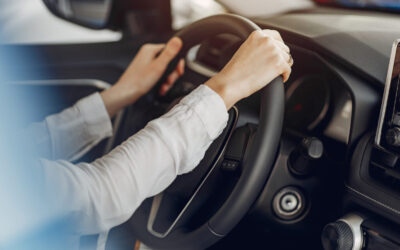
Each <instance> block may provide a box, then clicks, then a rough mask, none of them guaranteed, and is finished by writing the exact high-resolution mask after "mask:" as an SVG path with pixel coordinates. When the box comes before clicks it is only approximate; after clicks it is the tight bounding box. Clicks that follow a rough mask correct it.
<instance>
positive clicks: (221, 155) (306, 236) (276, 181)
mask: <svg viewBox="0 0 400 250" xmlns="http://www.w3.org/2000/svg"><path fill="white" fill-rule="evenodd" d="M43 2H44V4H45V5H46V7H47V8H48V9H49V10H50V11H51V13H53V14H54V15H55V16H57V17H59V18H62V19H64V20H67V21H69V22H71V23H74V24H77V25H81V26H84V27H87V28H90V29H93V30H103V29H109V30H118V31H121V32H122V34H123V35H122V39H121V40H119V41H116V42H102V43H81V44H76V43H75V44H19V45H18V44H3V45H1V47H3V48H5V49H7V50H17V51H19V53H25V54H28V55H35V56H36V57H37V58H40V60H37V61H35V63H32V64H29V65H28V66H26V65H25V66H24V67H21V66H20V65H18V64H15V65H13V64H12V63H11V64H10V67H11V68H13V70H15V71H18V72H19V73H18V74H17V75H15V76H13V78H12V79H9V81H8V84H9V85H10V87H11V88H14V89H17V90H18V89H23V90H25V91H23V92H18V93H29V95H31V97H30V100H31V101H33V102H34V103H35V105H29V106H28V107H26V109H27V110H29V113H31V114H32V117H29V122H35V121H41V120H43V119H44V118H45V117H46V116H47V115H50V114H53V113H57V112H60V111H61V110H63V109H64V108H66V107H69V106H71V105H73V104H74V103H75V102H76V101H78V100H79V99H80V98H83V97H85V96H87V95H89V94H90V93H93V92H96V91H102V90H104V89H106V88H108V87H110V86H111V85H112V84H113V83H115V82H116V81H117V80H118V78H119V77H120V75H121V74H122V73H123V72H124V70H125V68H126V67H127V66H128V64H129V63H130V61H131V60H132V58H133V57H134V55H135V54H136V52H137V51H138V49H139V48H140V46H141V45H143V44H144V43H146V42H152V43H158V42H159V43H161V42H165V41H167V40H168V39H169V38H170V37H172V36H173V35H176V36H179V37H181V38H182V40H183V44H184V47H183V49H182V51H181V52H180V54H179V56H178V57H177V58H176V60H174V61H173V62H172V63H171V65H170V67H169V68H168V69H167V72H168V70H169V71H170V72H171V69H173V68H175V67H174V66H175V65H176V63H177V62H178V59H179V58H184V59H185V62H186V64H185V74H184V75H183V76H182V77H181V78H180V79H179V80H178V82H177V83H176V84H175V85H174V87H173V88H172V89H171V90H170V91H169V92H168V94H167V95H166V96H160V95H159V94H158V88H159V87H160V84H158V85H156V87H155V88H154V89H153V90H152V91H151V92H149V93H148V94H147V95H146V96H144V97H142V98H141V99H140V100H139V101H137V102H136V103H135V104H133V105H132V106H130V107H128V108H126V109H125V110H124V111H122V112H121V113H119V114H118V115H117V116H116V117H115V118H114V119H113V121H112V122H113V130H114V131H113V132H114V134H113V136H112V137H111V138H109V139H106V140H104V141H102V142H101V143H99V144H98V145H97V146H96V147H95V148H93V149H92V150H91V151H90V152H88V153H87V154H84V155H79V156H78V157H76V159H74V160H75V161H76V162H79V161H92V160H94V159H96V158H98V157H101V156H102V155H104V154H106V153H107V152H110V150H112V149H113V148H114V147H116V146H117V145H119V144H121V143H122V142H123V141H124V140H126V139H127V138H128V137H130V136H131V135H133V134H134V133H136V132H138V131H139V130H140V129H142V128H143V127H144V126H145V125H146V124H147V122H149V121H150V120H152V119H155V118H157V117H159V116H160V115H162V114H164V113H166V112H167V111H168V110H169V109H170V108H171V107H172V106H173V105H174V104H176V103H177V101H179V100H180V98H182V97H183V96H185V95H187V94H188V93H189V92H190V91H192V90H193V89H194V88H196V87H197V86H198V85H200V84H202V83H204V82H205V81H206V80H207V79H209V78H210V77H212V76H213V75H215V74H216V73H217V72H218V71H219V70H221V69H222V68H223V67H224V65H225V64H226V63H227V62H228V61H229V60H230V58H231V57H232V55H233V54H234V53H235V51H236V50H237V49H238V48H239V46H240V45H241V43H242V42H243V41H244V40H245V39H246V38H247V37H248V35H249V34H250V33H251V32H252V31H254V30H257V29H274V30H277V31H279V32H280V34H281V36H282V38H283V39H284V41H285V42H286V44H287V45H288V46H289V47H290V51H291V54H292V56H293V58H294V62H295V63H294V65H293V69H292V74H291V77H290V79H289V81H288V82H286V83H285V84H283V83H282V80H281V79H279V78H277V79H276V80H274V81H273V82H272V83H270V84H269V85H268V86H267V87H266V88H264V89H262V90H261V91H259V92H257V93H256V94H254V95H252V96H250V97H248V98H246V99H244V100H242V101H240V102H239V103H237V104H236V105H235V106H234V107H233V108H232V109H231V110H230V111H229V121H228V125H227V127H226V128H225V130H224V131H223V132H222V134H221V135H220V136H219V138H218V139H217V140H215V141H214V143H213V144H212V145H211V146H210V148H209V149H208V151H207V152H206V155H205V157H204V159H203V160H202V161H201V162H200V164H199V166H197V167H196V169H195V170H194V171H193V172H190V173H188V174H185V175H182V176H179V177H178V178H177V179H176V180H175V181H174V183H173V184H172V185H171V186H169V187H168V188H167V189H166V190H165V191H164V192H162V193H161V194H158V195H156V196H155V197H152V198H149V199H147V200H145V201H144V202H143V204H142V205H141V206H140V208H139V209H137V211H136V212H135V213H134V215H133V216H132V218H131V219H129V220H128V221H127V222H126V223H124V224H122V225H120V226H117V227H115V228H113V229H112V230H111V231H110V232H109V233H108V236H107V242H106V246H105V249H121V250H123V249H140V246H139V247H138V245H139V242H140V243H141V244H142V245H145V246H147V247H149V248H150V249H211V250H219V249H325V250H328V249H329V250H330V249H338V250H361V249H379V250H386V249H400V158H399V157H400V120H399V117H400V111H399V110H400V107H399V105H398V102H399V99H398V98H399V97H397V94H398V93H399V90H398V89H399V83H398V75H399V73H400V72H399V69H398V60H400V59H399V58H400V56H399V55H400V52H398V53H396V52H397V44H398V43H399V42H398V41H396V39H399V38H400V18H399V13H398V10H399V9H400V4H398V3H395V1H379V0H377V1H351V0H349V1H345V0H342V1H322V0H320V1H315V3H314V5H313V7H312V8H307V9H301V10H294V11H289V12H285V13H281V14H277V15H274V16H268V17H243V16H240V15H238V14H237V13H234V12H232V11H229V10H230V9H229V5H227V4H226V2H227V1H224V2H225V3H224V6H225V7H226V8H227V10H228V12H229V13H228V14H219V15H213V16H209V17H205V18H204V19H201V20H198V21H196V22H194V23H191V24H189V25H187V26H185V27H183V28H181V29H179V30H174V29H173V28H172V15H171V4H170V1H167V0H146V1H139V0H137V1H136V0H97V1H92V0H79V1H78V0H64V1H57V0H43ZM269 2H271V1H265V8H268V3H269ZM277 2H279V1H277ZM374 2H376V3H374ZM385 2H387V4H386V5H385ZM393 44H394V45H393ZM166 75H167V74H166ZM161 82H163V79H160V83H161ZM43 94H45V96H46V97H48V98H39V97H38V96H39V95H40V96H42V95H43ZM32 96H33V97H35V96H37V97H38V98H32ZM25 98H27V97H26V96H23V95H21V96H16V97H15V98H14V99H15V101H16V102H17V101H18V100H21V99H25ZM398 107H399V108H398ZM98 237H99V236H98V235H87V236H84V237H82V238H81V242H80V248H81V249H96V244H97V241H98ZM142 247H143V246H142Z"/></svg>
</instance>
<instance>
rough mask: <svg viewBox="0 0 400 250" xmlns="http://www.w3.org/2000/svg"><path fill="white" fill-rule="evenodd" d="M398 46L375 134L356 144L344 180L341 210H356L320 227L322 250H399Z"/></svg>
mask: <svg viewBox="0 0 400 250" xmlns="http://www.w3.org/2000/svg"><path fill="white" fill-rule="evenodd" d="M399 43H400V40H396V41H395V42H394V44H393V48H392V54H391V57H390V62H389V68H388V72H387V79H386V85H385V89H384V94H383V98H382V104H381V109H380V115H379V120H378V126H377V130H376V132H375V131H374V132H371V133H368V134H366V135H364V136H363V137H362V138H361V139H360V140H359V142H358V144H357V146H356V147H355V150H354V152H353V153H352V158H351V162H350V169H349V173H348V175H347V176H346V183H345V199H344V211H356V212H355V213H354V212H353V213H349V214H347V215H345V216H343V217H342V218H340V219H338V220H337V221H336V222H333V223H329V224H328V225H326V226H325V228H324V230H323V232H322V244H323V246H324V249H326V250H328V249H338V250H361V249H382V250H386V249H400V226H399V225H400V44H399ZM359 211H362V214H360V213H359Z"/></svg>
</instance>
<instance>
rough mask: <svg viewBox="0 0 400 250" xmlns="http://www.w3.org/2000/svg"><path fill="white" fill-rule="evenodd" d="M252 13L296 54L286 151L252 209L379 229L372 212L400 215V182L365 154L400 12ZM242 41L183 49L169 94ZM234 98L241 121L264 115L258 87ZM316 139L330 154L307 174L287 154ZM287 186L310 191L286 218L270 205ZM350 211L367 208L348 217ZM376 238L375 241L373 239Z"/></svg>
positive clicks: (277, 221)
mask: <svg viewBox="0 0 400 250" xmlns="http://www.w3.org/2000/svg"><path fill="white" fill-rule="evenodd" d="M338 12H340V13H338ZM255 21H256V22H257V24H259V25H260V26H261V27H262V28H268V29H277V30H278V31H280V33H281V35H282V36H283V38H284V40H285V41H287V43H288V45H289V47H290V49H291V54H292V56H293V58H294V60H295V64H294V67H293V71H292V75H291V79H290V81H289V82H288V83H286V85H285V89H286V109H285V121H284V132H283V136H282V142H281V146H280V152H279V155H278V156H277V160H276V165H275V168H274V170H273V172H272V173H271V177H270V181H269V182H268V183H267V185H266V186H265V188H264V191H263V192H262V194H261V195H260V197H259V199H258V201H257V203H256V204H255V206H254V208H253V211H252V213H251V214H250V215H249V217H250V218H255V221H253V222H254V223H255V224H262V225H266V224H268V225H274V226H275V227H276V228H278V229H279V228H280V229H282V228H284V229H290V230H294V231H296V230H299V229H300V228H304V227H308V228H310V231H312V230H313V229H312V228H314V229H315V230H316V231H319V232H320V231H321V230H322V228H323V226H324V225H322V224H328V223H329V220H330V221H334V220H336V219H340V217H343V218H342V221H358V222H359V221H361V222H360V225H361V224H362V225H364V224H365V225H367V226H365V228H364V229H363V230H364V231H363V232H364V233H365V234H367V232H369V231H368V230H374V226H372V227H371V226H370V224H371V220H369V219H365V218H367V217H368V218H370V217H374V216H381V217H380V218H381V219H379V220H378V221H383V220H388V223H396V222H397V223H400V193H397V191H394V189H396V188H397V186H396V187H395V188H394V187H393V185H392V186H390V185H389V186H388V185H385V184H384V182H388V179H387V178H386V179H383V180H382V179H380V180H378V179H377V178H375V177H374V176H373V175H372V174H371V171H370V167H369V159H368V160H365V158H364V157H363V155H365V152H366V148H367V149H368V147H369V146H370V145H371V141H373V139H371V138H373V136H374V134H375V130H376V127H377V122H378V117H379V109H380V103H381V97H382V94H383V87H384V83H385V79H386V72H387V66H388V63H389V57H390V49H391V44H392V43H393V41H394V40H395V39H397V38H399V37H400V19H399V18H398V17H397V16H396V15H394V14H393V15H392V14H380V13H375V14H374V15H373V16H371V15H367V14H365V12H357V11H347V10H342V11H338V10H335V12H334V13H330V10H329V9H323V8H318V9H315V10H313V11H311V12H306V13H292V14H286V15H282V16H278V17H275V18H269V19H256V20H255ZM387 23H390V24H391V25H390V26H389V25H387ZM239 46H240V41H239V40H238V39H237V38H235V37H232V36H229V35H222V36H218V37H215V38H213V39H210V40H207V41H205V42H203V43H202V44H201V45H199V46H197V47H195V48H194V49H192V50H191V51H190V52H189V53H188V56H187V58H186V59H187V60H186V61H187V68H188V71H187V72H188V74H187V75H188V76H187V78H184V79H182V81H181V84H179V85H178V86H177V87H176V89H174V90H173V91H171V95H172V96H170V98H171V99H173V98H175V97H176V96H181V95H184V94H186V93H188V92H190V90H192V89H193V88H195V87H196V86H197V85H198V84H200V83H202V82H204V80H206V79H207V78H208V77H212V76H213V75H214V74H216V72H218V70H220V69H221V68H222V67H223V66H224V65H225V64H226V62H227V61H228V60H229V59H230V58H231V56H232V55H233V53H234V52H235V51H236V49H237V48H238V47H239ZM237 107H238V110H239V113H240V114H241V115H240V116H239V121H238V125H237V126H240V125H243V124H245V123H248V122H250V123H256V122H257V121H256V119H257V118H256V117H257V114H256V112H257V108H256V107H257V97H252V98H250V100H245V101H242V102H240V103H238V104H237ZM243 117H245V118H243ZM240 119H242V121H241V120H240ZM243 119H244V120H243ZM309 141H313V142H318V143H317V145H322V146H320V147H321V148H322V150H323V154H322V156H321V158H319V159H318V161H316V163H315V164H314V163H313V164H314V165H315V166H314V167H313V168H314V169H313V170H312V171H314V172H312V173H311V174H310V173H307V175H305V176H303V175H302V174H299V172H296V171H295V170H293V169H292V167H291V166H290V164H291V162H296V163H295V164H297V161H296V160H297V159H295V160H294V161H292V158H294V157H297V156H293V154H294V153H293V152H299V151H301V150H304V147H306V146H307V145H305V144H307V143H308V142H309ZM319 143H320V144H319ZM372 144H373V143H372ZM302 147H303V148H302ZM367 151H368V150H367ZM365 169H366V170H365ZM302 170H303V169H302ZM274 176H275V177H276V178H273V177H274ZM274 179H277V180H279V183H278V182H274V181H273V180H274ZM391 181H393V180H392V179H391ZM396 185H399V184H396ZM285 188H294V189H291V191H290V192H292V193H296V192H297V193H296V194H299V196H297V199H303V198H301V197H304V208H303V209H301V210H299V211H302V212H301V213H299V215H298V216H293V217H290V218H289V219H288V217H285V216H282V215H281V214H279V213H280V212H279V210H278V211H277V209H275V205H272V207H271V205H270V204H275V203H274V202H275V199H276V196H279V195H282V192H283V191H285V190H286V189H285ZM296 190H297V191H296ZM316 190H318V191H316ZM279 197H281V196H279ZM320 211H325V212H327V213H329V214H330V215H329V216H326V217H325V219H324V220H323V221H322V224H321V225H311V224H310V222H309V221H308V222H307V220H310V219H313V218H314V220H316V218H320V214H319V213H320ZM348 213H356V214H358V213H363V214H368V215H369V216H367V217H362V216H359V217H357V216H358V215H357V216H350V217H346V216H345V215H346V214H348ZM349 218H350V219H349ZM354 218H364V219H360V220H357V219H354ZM358 222H357V223H358ZM316 224H318V223H316ZM372 224H373V223H372ZM328 225H331V224H328ZM368 225H369V226H368ZM328 228H329V227H328ZM376 228H379V230H383V231H384V230H385V227H380V226H376ZM376 228H375V229H376ZM382 228H383V229H382ZM329 230H330V229H329ZM376 230H378V229H376ZM360 232H361V231H360ZM369 238H370V242H372V241H373V239H374V238H373V236H370V237H369ZM363 244H366V240H365V241H364V243H363ZM371 244H372V243H371ZM399 244H400V243H399ZM371 246H372V245H370V246H369V247H371ZM364 247H367V245H364ZM375 247H376V245H375ZM367 249H368V248H367ZM371 249H373V248H371Z"/></svg>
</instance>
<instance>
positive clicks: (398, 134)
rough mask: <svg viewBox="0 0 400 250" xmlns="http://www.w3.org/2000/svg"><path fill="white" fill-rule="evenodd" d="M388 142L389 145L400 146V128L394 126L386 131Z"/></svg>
mask: <svg viewBox="0 0 400 250" xmlns="http://www.w3.org/2000/svg"><path fill="white" fill-rule="evenodd" d="M386 142H387V143H388V144H389V145H392V146H395V147H398V146H400V128H398V127H394V128H391V129H388V130H387V131H386Z"/></svg>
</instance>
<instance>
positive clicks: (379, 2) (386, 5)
mask: <svg viewBox="0 0 400 250" xmlns="http://www.w3.org/2000/svg"><path fill="white" fill-rule="evenodd" d="M315 1H316V2H318V3H320V4H338V5H340V6H343V7H352V8H364V9H381V10H391V11H400V1H399V0H315Z"/></svg>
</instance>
